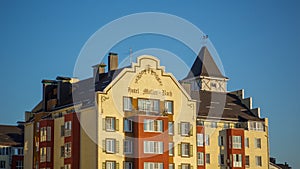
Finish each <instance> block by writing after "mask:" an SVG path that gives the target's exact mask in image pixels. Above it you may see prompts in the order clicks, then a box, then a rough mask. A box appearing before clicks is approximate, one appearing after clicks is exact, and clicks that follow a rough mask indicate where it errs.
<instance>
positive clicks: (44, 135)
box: [40, 126, 51, 142]
mask: <svg viewBox="0 0 300 169" xmlns="http://www.w3.org/2000/svg"><path fill="white" fill-rule="evenodd" d="M40 140H41V142H44V141H51V127H50V126H48V127H42V128H41V131H40Z"/></svg>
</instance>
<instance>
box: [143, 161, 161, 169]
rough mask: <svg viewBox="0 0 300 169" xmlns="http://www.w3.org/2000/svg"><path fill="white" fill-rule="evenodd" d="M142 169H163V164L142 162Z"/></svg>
mask: <svg viewBox="0 0 300 169" xmlns="http://www.w3.org/2000/svg"><path fill="white" fill-rule="evenodd" d="M144 169H164V164H163V163H157V162H144Z"/></svg>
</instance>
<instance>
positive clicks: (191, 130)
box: [189, 124, 193, 136]
mask: <svg viewBox="0 0 300 169" xmlns="http://www.w3.org/2000/svg"><path fill="white" fill-rule="evenodd" d="M189 126H190V132H189V135H190V136H193V125H192V124H190V125H189Z"/></svg>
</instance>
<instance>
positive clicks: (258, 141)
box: [255, 138, 261, 148]
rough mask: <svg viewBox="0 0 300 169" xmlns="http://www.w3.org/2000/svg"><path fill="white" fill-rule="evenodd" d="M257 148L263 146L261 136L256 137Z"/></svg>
mask: <svg viewBox="0 0 300 169" xmlns="http://www.w3.org/2000/svg"><path fill="white" fill-rule="evenodd" d="M255 148H261V138H255Z"/></svg>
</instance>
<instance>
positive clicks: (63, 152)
mask: <svg viewBox="0 0 300 169" xmlns="http://www.w3.org/2000/svg"><path fill="white" fill-rule="evenodd" d="M60 157H65V146H60Z"/></svg>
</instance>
